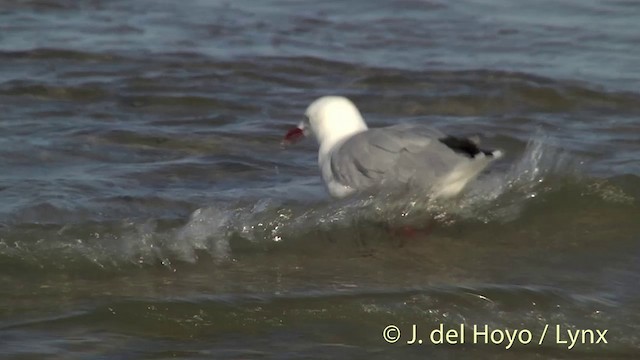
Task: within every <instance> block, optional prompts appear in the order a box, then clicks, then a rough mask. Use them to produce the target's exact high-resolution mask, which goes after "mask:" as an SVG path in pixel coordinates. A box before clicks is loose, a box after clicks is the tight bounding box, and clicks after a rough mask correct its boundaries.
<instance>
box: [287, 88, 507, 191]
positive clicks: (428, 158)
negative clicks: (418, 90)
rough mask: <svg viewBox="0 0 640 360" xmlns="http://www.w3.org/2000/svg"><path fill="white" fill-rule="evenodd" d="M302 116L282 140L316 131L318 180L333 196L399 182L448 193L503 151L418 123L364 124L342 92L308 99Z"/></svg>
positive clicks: (394, 185) (291, 140)
mask: <svg viewBox="0 0 640 360" xmlns="http://www.w3.org/2000/svg"><path fill="white" fill-rule="evenodd" d="M305 116H306V119H305V120H303V121H302V122H300V124H298V126H296V127H294V128H293V129H291V130H289V132H287V134H286V135H285V137H284V139H283V141H282V144H283V145H289V144H292V143H295V142H297V141H299V140H301V139H302V138H304V137H305V136H308V135H310V134H313V135H314V136H315V138H316V140H317V142H318V145H319V150H318V166H319V167H320V172H321V175H322V180H323V181H324V184H325V186H326V188H327V191H328V192H329V194H330V195H331V196H333V197H335V198H345V197H349V196H351V195H354V194H357V193H362V192H370V191H376V190H381V189H385V188H389V189H396V188H401V187H404V188H406V187H410V188H419V189H424V190H426V191H428V192H429V193H430V194H431V197H432V198H451V197H454V196H456V195H458V194H459V193H460V192H461V191H462V190H463V189H464V188H465V186H466V185H467V184H468V183H469V182H470V181H472V180H473V179H474V178H475V177H477V176H478V174H479V173H480V172H482V170H484V169H485V168H486V167H487V166H488V165H489V164H490V163H491V162H493V161H495V160H497V159H499V158H501V157H502V156H503V152H502V151H501V150H484V149H481V148H479V147H478V146H479V140H477V139H473V138H465V137H457V136H452V135H445V134H444V133H442V132H440V131H439V130H437V129H434V128H431V127H428V126H425V125H421V124H399V125H393V126H388V127H382V128H369V127H367V124H366V123H365V121H364V119H363V118H362V115H361V114H360V111H359V110H358V108H357V107H356V106H355V105H354V104H353V103H352V102H351V101H350V100H349V99H347V98H345V97H342V96H324V97H321V98H319V99H317V100H315V101H313V102H312V103H311V104H310V105H309V106H308V107H307V110H306V111H305Z"/></svg>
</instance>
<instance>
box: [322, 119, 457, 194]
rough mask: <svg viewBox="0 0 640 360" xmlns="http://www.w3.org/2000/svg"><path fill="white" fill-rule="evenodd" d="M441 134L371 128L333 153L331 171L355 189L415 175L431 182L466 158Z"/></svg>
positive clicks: (419, 128) (408, 127)
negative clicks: (451, 146) (447, 142)
mask: <svg viewBox="0 0 640 360" xmlns="http://www.w3.org/2000/svg"><path fill="white" fill-rule="evenodd" d="M444 137H445V135H444V134H442V133H440V132H439V131H437V130H435V129H431V128H428V127H424V126H419V125H397V126H392V127H388V128H380V129H371V130H368V131H365V132H362V133H360V134H357V135H355V136H353V137H352V138H350V139H349V140H347V141H346V142H345V143H344V144H342V146H340V148H339V149H338V150H337V151H335V152H334V153H333V154H332V157H331V171H332V173H333V176H334V178H335V179H336V180H338V181H339V182H340V183H342V184H344V185H347V186H351V187H353V188H356V189H364V188H368V187H371V186H375V185H380V184H382V183H408V182H410V181H411V180H412V179H414V178H417V177H419V178H420V181H422V182H424V183H425V185H432V184H433V183H435V182H436V181H437V180H438V179H439V178H440V177H442V176H444V175H446V174H447V173H449V172H450V171H451V170H452V169H453V168H454V167H455V166H457V165H458V164H459V163H460V162H462V161H469V160H468V159H465V158H464V157H463V156H460V155H459V154H457V153H456V152H455V151H453V150H452V149H451V148H449V147H448V146H447V145H445V144H444V143H442V142H441V141H440V140H439V139H442V138H444Z"/></svg>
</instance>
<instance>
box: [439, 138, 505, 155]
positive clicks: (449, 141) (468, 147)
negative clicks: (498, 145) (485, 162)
mask: <svg viewBox="0 0 640 360" xmlns="http://www.w3.org/2000/svg"><path fill="white" fill-rule="evenodd" d="M438 140H440V142H441V143H443V144H445V145H447V146H448V147H449V148H450V149H451V150H453V151H455V152H456V153H459V154H462V155H465V156H468V157H470V158H475V157H476V156H478V155H479V154H483V155H485V156H491V157H493V158H496V159H498V158H500V157H502V155H503V154H502V151H500V150H483V149H480V148H479V147H478V143H479V141H478V140H475V139H467V138H460V137H455V136H447V137H445V138H442V139H438Z"/></svg>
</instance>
